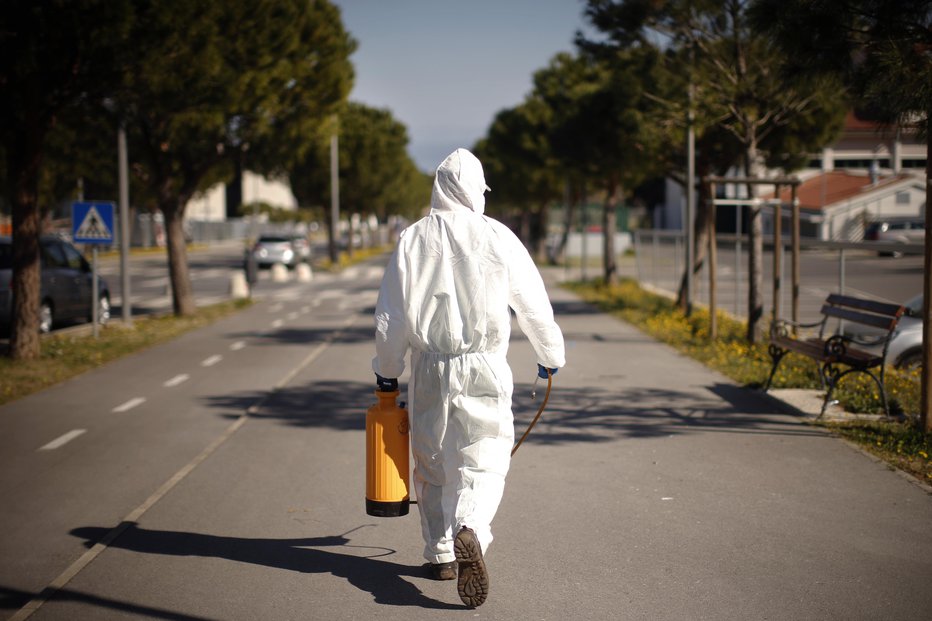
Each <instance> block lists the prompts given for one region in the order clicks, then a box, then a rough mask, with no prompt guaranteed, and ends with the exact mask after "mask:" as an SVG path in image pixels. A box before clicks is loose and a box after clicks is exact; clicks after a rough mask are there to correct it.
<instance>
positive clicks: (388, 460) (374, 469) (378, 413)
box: [366, 390, 410, 517]
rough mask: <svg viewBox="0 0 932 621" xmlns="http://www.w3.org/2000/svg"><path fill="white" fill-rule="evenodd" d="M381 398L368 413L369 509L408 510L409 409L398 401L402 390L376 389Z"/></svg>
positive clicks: (390, 513)
mask: <svg viewBox="0 0 932 621" xmlns="http://www.w3.org/2000/svg"><path fill="white" fill-rule="evenodd" d="M375 396H376V397H378V399H379V401H378V403H376V404H375V405H373V406H372V407H370V408H369V411H368V412H367V413H366V513H368V514H369V515H374V516H378V517H397V516H401V515H407V514H408V508H409V505H410V495H409V491H408V486H409V476H408V472H409V471H408V450H409V449H408V410H406V409H404V408H403V407H399V406H398V405H397V404H396V403H395V399H396V398H397V397H398V391H397V390H393V391H391V392H383V391H380V390H376V391H375Z"/></svg>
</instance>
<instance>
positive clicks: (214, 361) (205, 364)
mask: <svg viewBox="0 0 932 621" xmlns="http://www.w3.org/2000/svg"><path fill="white" fill-rule="evenodd" d="M221 360H223V356H221V355H220V354H215V355H213V356H211V357H210V358H206V359H204V360H202V361H201V366H202V367H212V366H214V365H215V364H217V363H218V362H220V361H221Z"/></svg>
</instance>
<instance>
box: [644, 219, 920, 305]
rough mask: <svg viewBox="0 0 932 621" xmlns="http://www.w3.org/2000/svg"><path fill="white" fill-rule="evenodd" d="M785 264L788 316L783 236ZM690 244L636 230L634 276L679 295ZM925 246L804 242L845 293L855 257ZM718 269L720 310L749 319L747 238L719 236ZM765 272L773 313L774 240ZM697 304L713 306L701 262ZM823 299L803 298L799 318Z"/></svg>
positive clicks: (677, 235) (783, 296)
mask: <svg viewBox="0 0 932 621" xmlns="http://www.w3.org/2000/svg"><path fill="white" fill-rule="evenodd" d="M783 242H785V243H783V244H782V246H783V248H784V250H783V253H782V264H781V265H780V266H778V270H777V276H778V278H779V279H780V282H781V283H785V286H782V287H781V288H780V294H779V296H778V299H777V309H776V311H777V315H778V316H780V317H788V316H790V313H791V310H792V309H791V305H792V298H791V296H792V291H791V289H792V287H791V285H792V283H791V282H790V277H789V275H790V262H791V254H790V251H791V246H790V243H789V240H788V239H787V237H786V236H783ZM685 248H686V243H685V239H684V235H683V233H682V232H680V231H667V230H638V231H635V232H634V250H635V272H636V275H635V277H636V278H637V280H638V282H639V283H641V285H642V286H647V287H648V288H653V289H655V290H659V291H660V292H664V293H668V294H670V295H675V294H676V293H677V292H678V291H679V289H680V285H681V280H682V278H683V274H684V270H685V269H686V251H685ZM923 248H924V246H923V245H922V244H901V243H890V242H836V241H819V240H814V239H801V240H800V249H801V250H802V251H806V252H811V251H821V252H822V253H823V255H826V254H827V255H828V256H831V257H833V258H834V260H835V261H837V281H836V282H835V283H832V285H834V286H833V287H832V289H833V290H834V291H836V292H838V293H843V292H844V291H845V287H846V279H847V270H848V261H849V259H850V257H851V256H852V255H853V254H854V253H865V252H867V253H872V254H877V253H890V254H900V253H903V254H905V253H910V254H921V253H922V252H923ZM716 249H717V255H718V259H717V271H716V281H717V285H716V292H715V293H716V307H717V308H718V309H719V310H724V311H727V312H729V313H731V314H732V315H734V316H736V317H742V318H743V317H747V314H748V313H747V304H748V300H747V290H748V275H747V265H748V243H747V237H746V236H737V235H717V236H716ZM761 263H762V265H761V267H762V271H763V290H762V292H761V294H762V296H761V297H762V299H763V304H764V308H765V309H766V312H768V313H769V312H770V311H771V309H773V287H772V286H771V285H772V283H773V278H774V269H773V238H772V237H771V236H765V237H764V254H763V256H762V257H761ZM693 287H694V290H693V301H694V303H698V304H701V305H706V306H707V305H709V303H710V296H709V262H708V260H706V261H704V262H703V265H702V269H701V270H700V271H699V272H698V273H697V274H696V275H695V276H694V278H693ZM823 299H824V297H823V298H819V299H815V298H813V299H808V298H806V296H801V297H800V300H799V305H800V308H799V318H800V319H801V320H803V321H806V320H807V318H812V317H814V316H817V315H818V309H819V308H820V306H821V303H822V300H823Z"/></svg>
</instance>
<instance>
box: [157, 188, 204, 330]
mask: <svg viewBox="0 0 932 621" xmlns="http://www.w3.org/2000/svg"><path fill="white" fill-rule="evenodd" d="M160 209H161V210H162V215H163V216H164V217H165V235H166V244H167V246H168V276H169V279H170V281H171V288H172V310H174V312H175V315H176V316H179V317H181V316H184V315H193V314H194V312H195V311H196V310H197V306H196V305H195V304H194V293H193V291H192V289H191V277H190V275H189V274H188V251H187V246H186V244H185V239H184V226H183V220H184V201H183V200H182V199H181V198H180V197H175V198H171V199H167V201H166V202H163V203H162V204H161V205H160Z"/></svg>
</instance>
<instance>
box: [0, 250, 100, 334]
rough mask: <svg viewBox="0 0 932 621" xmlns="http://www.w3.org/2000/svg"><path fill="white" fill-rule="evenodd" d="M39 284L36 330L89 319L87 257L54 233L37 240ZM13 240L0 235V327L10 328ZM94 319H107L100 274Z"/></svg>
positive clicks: (90, 292) (90, 290) (90, 293)
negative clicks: (37, 327)
mask: <svg viewBox="0 0 932 621" xmlns="http://www.w3.org/2000/svg"><path fill="white" fill-rule="evenodd" d="M39 256H40V260H41V285H40V289H39V299H40V302H39V308H38V309H36V310H37V311H38V313H39V330H40V331H41V332H49V331H50V330H51V329H52V328H53V327H55V326H59V325H63V324H65V323H75V322H85V321H91V320H92V316H93V312H94V307H93V281H92V278H93V274H92V273H91V266H90V264H89V263H88V262H87V260H86V259H85V258H84V257H83V256H81V253H80V252H78V249H77V248H75V247H74V246H73V245H71V244H70V243H69V242H67V241H65V240H63V239H59V238H58V237H52V236H43V237H42V238H40V240H39ZM12 280H13V241H12V239H10V238H9V237H0V330H2V331H3V332H4V333H8V332H9V331H10V319H11V317H12V310H13V291H12ZM97 283H98V284H97V287H98V289H97V291H98V294H97V295H98V299H97V305H98V306H97V311H98V315H97V317H98V321H99V323H101V324H105V323H107V322H108V321H109V320H110V289H109V288H108V287H107V283H106V281H105V280H104V279H103V278H100V277H98V278H97Z"/></svg>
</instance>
